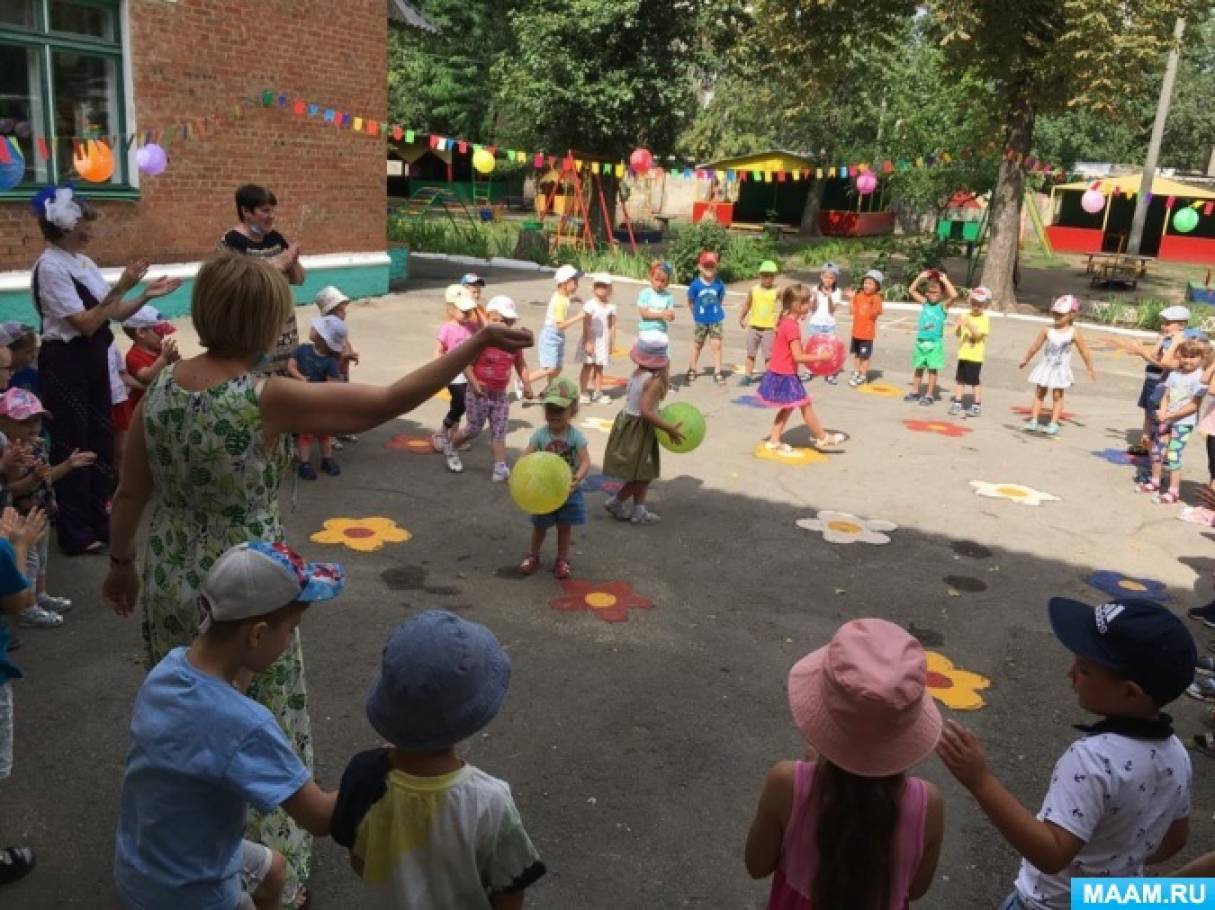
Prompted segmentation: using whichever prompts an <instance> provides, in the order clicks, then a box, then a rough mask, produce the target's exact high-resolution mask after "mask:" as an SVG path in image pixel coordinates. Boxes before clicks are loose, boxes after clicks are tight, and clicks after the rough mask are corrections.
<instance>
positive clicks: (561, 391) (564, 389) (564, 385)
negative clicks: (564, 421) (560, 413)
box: [541, 378, 578, 408]
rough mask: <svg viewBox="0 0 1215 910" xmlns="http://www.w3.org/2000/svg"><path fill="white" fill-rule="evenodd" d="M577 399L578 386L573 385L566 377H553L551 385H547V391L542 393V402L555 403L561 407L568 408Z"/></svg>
mask: <svg viewBox="0 0 1215 910" xmlns="http://www.w3.org/2000/svg"><path fill="white" fill-rule="evenodd" d="M577 400H578V386H576V385H574V383H573V382H571V381H570V380H568V379H564V378H557V379H554V380H553V382H552V385H550V386H549V387H548V391H547V392H545V393H544V399H543V401H542V402H541V403H542V404H555V405H557V406H558V407H561V408H568V407H569V406H570V405H572V404H573V403H574V402H575V401H577Z"/></svg>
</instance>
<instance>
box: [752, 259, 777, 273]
mask: <svg viewBox="0 0 1215 910" xmlns="http://www.w3.org/2000/svg"><path fill="white" fill-rule="evenodd" d="M779 271H780V268H779V267H778V266H777V264H776V263H775V262H773V261H772V260H771V259H765V260H764V261H763V262H761V263H760V264H759V271H758V273H757V274H760V275H775V274H776V273H777V272H779Z"/></svg>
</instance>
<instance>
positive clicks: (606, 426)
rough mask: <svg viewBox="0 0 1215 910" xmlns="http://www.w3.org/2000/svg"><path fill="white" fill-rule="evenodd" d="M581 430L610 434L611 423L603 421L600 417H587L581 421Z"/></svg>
mask: <svg viewBox="0 0 1215 910" xmlns="http://www.w3.org/2000/svg"><path fill="white" fill-rule="evenodd" d="M582 429H584V430H598V431H599V432H600V433H610V432H612V421H610V420H604V419H603V418H602V417H587V418H586V419H584V420H583V421H582Z"/></svg>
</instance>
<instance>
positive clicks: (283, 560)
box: [199, 540, 346, 632]
mask: <svg viewBox="0 0 1215 910" xmlns="http://www.w3.org/2000/svg"><path fill="white" fill-rule="evenodd" d="M345 578H346V573H345V572H344V571H343V570H342V567H341V566H340V565H337V564H336V563H312V562H306V561H305V560H304V558H303V557H302V556H300V555H299V554H298V553H296V552H295V551H294V550H292V549H291V548H290V547H288V546H287V545H286V544H283V543H269V542H267V541H264V540H251V541H249V542H248V543H242V544H237V545H236V546H235V547H231V548H230V549H228V550H225V551H224V553H223V555H221V556H220V557H219V559H217V560H216V561H215V565H213V566H211V571H210V572H208V573H207V577H206V578H204V579H203V583H202V587H201V589H200V597H199V606H200V607H201V608H202V613H203V620H202V625H200V626H199V631H200V632H206V631H207V629H208V628H210V626H211V623H212V622H235V621H237V620H241V619H255V618H256V617H258V616H265V615H266V614H267V613H273V612H274V611H275V610H280V609H282V608H283V607H285V606H287V605H288V604H292V603H309V604H310V603H318V602H320V601H322V600H332V599H333V598H335V597H337V596H338V595H339V594H341V593H342V586H343V584H344V583H345Z"/></svg>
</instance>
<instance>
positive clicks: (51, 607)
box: [38, 591, 72, 615]
mask: <svg viewBox="0 0 1215 910" xmlns="http://www.w3.org/2000/svg"><path fill="white" fill-rule="evenodd" d="M38 606H40V607H42V609H44V610H46V611H48V612H50V613H59V614H60V615H62V614H64V613H66V612H68V610H70V609H72V602H71V601H70V600H68V599H67V598H66V597H55V596H54V595H53V594H47V593H46V592H45V591H44V592H42V593H41V594H39V595H38Z"/></svg>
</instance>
